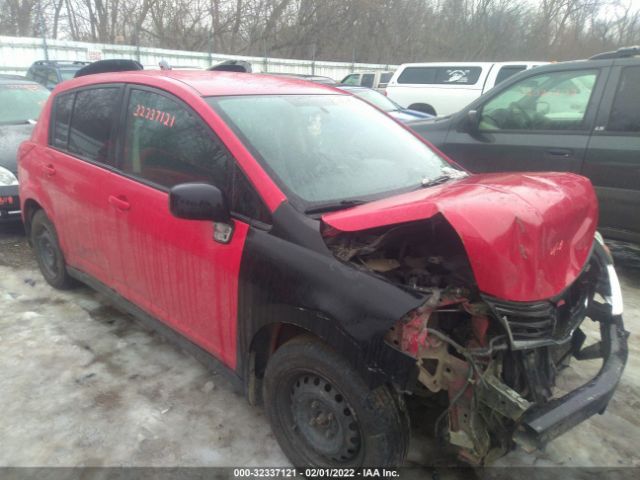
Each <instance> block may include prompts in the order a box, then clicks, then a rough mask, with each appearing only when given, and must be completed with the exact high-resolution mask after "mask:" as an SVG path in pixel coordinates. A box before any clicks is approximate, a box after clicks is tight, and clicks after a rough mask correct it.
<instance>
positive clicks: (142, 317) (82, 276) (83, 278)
mask: <svg viewBox="0 0 640 480" xmlns="http://www.w3.org/2000/svg"><path fill="white" fill-rule="evenodd" d="M67 272H68V273H69V275H71V276H72V277H73V278H75V279H76V280H78V281H80V282H82V283H84V284H86V285H88V286H89V287H91V288H93V289H94V290H96V291H98V292H100V293H101V294H103V295H104V296H106V297H107V298H108V299H109V301H110V302H111V303H113V305H114V306H116V307H117V308H118V309H120V310H122V311H124V312H126V313H129V314H131V315H133V317H135V319H136V320H138V321H139V322H140V323H142V324H143V325H145V326H147V327H149V328H151V329H152V330H154V331H156V332H158V333H159V334H160V335H162V336H163V337H164V338H166V339H167V340H169V341H170V342H171V343H173V344H174V345H176V346H177V347H178V348H180V349H181V350H183V351H185V352H186V353H188V354H189V355H191V356H192V357H193V358H195V359H196V360H198V361H199V362H200V363H201V364H203V365H204V366H205V367H206V368H207V369H209V370H211V371H212V372H215V373H220V374H222V375H224V376H225V377H226V378H227V380H229V382H231V384H232V388H233V390H234V391H235V392H236V393H240V394H242V395H243V396H244V382H243V381H242V378H241V377H240V376H239V375H238V374H237V373H236V372H235V371H234V370H232V369H230V368H229V367H227V366H226V365H225V364H224V363H222V362H221V361H220V360H218V359H217V358H216V357H214V356H213V355H211V353H209V352H207V351H206V350H204V349H203V348H201V347H200V346H198V345H196V344H195V343H193V342H192V341H191V340H189V339H188V338H186V337H185V336H184V335H182V334H180V333H178V332H176V331H175V330H173V329H172V328H171V327H169V326H168V325H166V324H165V323H163V322H161V321H160V320H158V319H157V318H155V317H154V316H152V315H150V314H148V313H147V312H145V311H144V310H142V309H141V308H140V307H138V306H137V305H135V304H134V303H131V302H130V301H129V300H127V299H126V298H124V297H123V296H122V295H120V294H119V293H118V292H116V291H115V290H113V289H112V288H109V287H108V286H107V285H105V284H104V283H102V282H100V281H99V280H96V279H95V278H93V277H92V276H91V275H88V274H86V273H84V272H82V271H80V270H78V269H75V268H73V267H69V266H67Z"/></svg>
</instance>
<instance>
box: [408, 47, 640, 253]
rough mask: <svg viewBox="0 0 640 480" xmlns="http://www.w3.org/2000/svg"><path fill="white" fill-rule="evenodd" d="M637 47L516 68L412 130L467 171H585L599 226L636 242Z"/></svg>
mask: <svg viewBox="0 0 640 480" xmlns="http://www.w3.org/2000/svg"><path fill="white" fill-rule="evenodd" d="M638 55H640V47H632V48H625V49H620V50H618V51H617V52H607V53H603V54H599V55H596V56H595V57H592V58H591V59H589V60H586V61H584V60H582V61H573V62H563V63H556V64H551V65H546V66H541V67H537V68H535V69H532V70H527V71H525V72H523V73H520V74H518V75H516V76H514V77H512V78H510V79H509V80H507V81H505V82H504V83H503V84H500V85H499V86H497V87H495V88H494V89H492V90H490V91H489V92H487V93H486V94H485V95H483V96H482V97H480V98H479V99H478V100H476V101H475V102H473V103H471V104H470V105H468V106H467V107H466V108H464V109H462V110H461V111H460V112H458V113H456V114H453V115H451V116H448V117H442V118H437V119H433V120H425V121H422V122H420V123H414V124H412V128H413V129H414V130H415V131H417V132H418V133H419V134H420V135H422V136H423V137H424V138H426V139H427V140H429V141H430V142H431V143H433V144H434V145H435V146H436V147H438V148H440V149H441V150H442V151H443V152H444V153H446V154H447V155H449V156H450V157H451V158H453V159H454V160H455V161H457V162H458V163H460V164H461V165H462V166H464V167H466V168H467V169H469V170H470V171H472V172H478V173H480V172H502V171H548V170H556V171H569V172H576V173H580V174H582V175H584V176H586V177H588V178H589V179H590V180H591V182H592V183H593V185H594V186H595V188H596V193H597V195H598V199H599V201H600V227H599V228H600V230H601V231H602V233H603V234H604V235H605V236H607V237H610V238H613V239H617V240H623V241H631V242H640V215H638V214H637V208H638V206H639V205H640V58H639V57H638Z"/></svg>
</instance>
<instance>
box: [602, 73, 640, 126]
mask: <svg viewBox="0 0 640 480" xmlns="http://www.w3.org/2000/svg"><path fill="white" fill-rule="evenodd" d="M607 130H609V131H611V132H640V67H627V68H625V69H624V70H623V71H622V76H621V78H620V84H619V85H618V91H617V92H616V97H615V100H614V101H613V107H611V114H610V115H609V122H608V123H607Z"/></svg>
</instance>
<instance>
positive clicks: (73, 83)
mask: <svg viewBox="0 0 640 480" xmlns="http://www.w3.org/2000/svg"><path fill="white" fill-rule="evenodd" d="M100 83H137V84H142V85H145V84H148V83H149V84H153V85H154V86H159V87H162V86H166V87H168V88H169V89H170V88H171V86H173V87H177V88H180V87H181V86H182V87H185V86H186V87H191V88H192V89H193V90H195V91H196V92H197V93H198V94H199V95H201V96H203V97H208V96H223V95H277V94H283V95H294V94H298V95H314V94H316V95H322V94H325V95H326V94H341V93H342V92H340V91H338V90H336V89H334V88H331V87H329V86H325V85H321V84H318V83H313V82H309V81H305V80H302V79H299V78H292V77H287V76H284V75H282V76H280V75H278V76H276V75H261V74H256V73H238V72H223V71H213V72H211V71H189V70H138V71H131V72H111V73H100V74H95V75H86V76H84V77H80V78H75V79H73V80H68V81H66V82H62V83H61V84H60V85H59V90H69V89H71V88H76V87H82V86H89V85H94V84H100Z"/></svg>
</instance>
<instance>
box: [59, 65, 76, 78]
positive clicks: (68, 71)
mask: <svg viewBox="0 0 640 480" xmlns="http://www.w3.org/2000/svg"><path fill="white" fill-rule="evenodd" d="M78 70H80V68H73V69H65V70H60V76H61V77H62V80H71V79H72V78H73V77H74V75H75V74H76V72H77V71H78Z"/></svg>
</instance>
